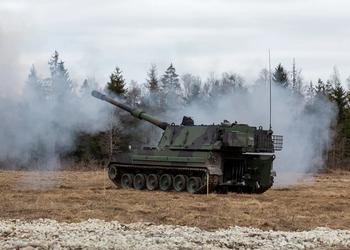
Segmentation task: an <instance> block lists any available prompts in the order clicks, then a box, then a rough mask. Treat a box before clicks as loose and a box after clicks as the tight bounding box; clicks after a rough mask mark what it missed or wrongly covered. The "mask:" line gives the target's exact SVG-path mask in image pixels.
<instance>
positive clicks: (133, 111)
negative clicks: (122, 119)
mask: <svg viewBox="0 0 350 250" xmlns="http://www.w3.org/2000/svg"><path fill="white" fill-rule="evenodd" d="M91 95H92V96H93V97H96V98H97V99H100V100H103V101H106V102H109V103H110V104H112V105H114V106H117V107H119V108H121V109H123V110H125V111H127V112H129V113H130V114H131V115H132V116H134V117H136V118H138V119H140V120H145V121H148V122H150V123H152V124H154V125H156V126H157V127H159V128H161V129H163V130H165V129H166V127H167V126H169V123H167V122H162V121H160V120H158V119H156V118H154V117H153V116H150V115H149V114H147V113H145V112H144V111H142V110H141V109H134V108H131V107H129V106H128V105H125V104H123V103H120V102H118V101H116V100H114V99H112V98H111V97H108V96H106V95H104V94H102V93H100V92H98V91H96V90H93V91H92V92H91Z"/></svg>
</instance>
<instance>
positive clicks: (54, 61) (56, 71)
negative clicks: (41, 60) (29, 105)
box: [48, 51, 72, 97]
mask: <svg viewBox="0 0 350 250" xmlns="http://www.w3.org/2000/svg"><path fill="white" fill-rule="evenodd" d="M48 64H49V66H50V73H51V88H52V89H51V92H52V93H51V94H52V95H54V96H56V97H62V96H65V95H66V94H68V93H69V92H71V90H72V81H71V80H70V78H69V73H68V70H67V69H66V68H65V66H64V62H63V61H62V60H60V59H59V54H58V52H57V51H55V52H54V54H53V55H52V57H51V59H50V60H49V62H48Z"/></svg>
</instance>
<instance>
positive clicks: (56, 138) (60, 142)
mask: <svg viewBox="0 0 350 250" xmlns="http://www.w3.org/2000/svg"><path fill="white" fill-rule="evenodd" d="M19 41H20V39H19V37H18V36H17V35H16V34H14V33H10V32H8V31H6V30H4V29H2V28H1V27H0V53H1V57H0V88H1V91H0V117H1V123H0V162H6V163H10V164H13V165H20V166H26V167H32V166H30V164H31V161H33V160H34V161H35V162H36V164H38V167H42V168H45V169H54V168H57V167H58V166H59V165H60V163H59V156H60V154H64V153H66V152H69V150H72V149H73V146H74V133H75V132H76V131H86V132H96V131H99V130H102V129H104V128H105V126H106V124H107V120H108V119H107V117H108V108H107V109H106V106H104V105H101V104H99V105H97V102H98V101H97V100H94V99H93V98H91V96H90V95H89V94H87V93H82V94H80V95H78V94H72V92H71V91H68V92H66V93H64V94H63V95H60V96H59V97H58V96H54V95H47V96H46V97H43V96H42V95H40V94H39V93H38V90H37V89H35V86H33V85H32V86H29V85H28V84H25V82H24V81H23V80H22V79H20V77H19V76H20V75H21V74H22V73H23V72H22V70H21V63H20V54H19V53H17V51H16V48H17V46H16V44H17V43H18V42H19ZM44 81H47V82H49V80H48V79H45V80H43V82H44ZM55 84H56V86H61V84H63V83H60V82H59V80H57V81H56V82H55ZM88 91H89V90H88V89H87V91H86V92H88Z"/></svg>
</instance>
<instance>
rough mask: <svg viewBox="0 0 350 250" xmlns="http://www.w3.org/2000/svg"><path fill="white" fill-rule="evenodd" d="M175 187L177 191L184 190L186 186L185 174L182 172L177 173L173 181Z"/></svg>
mask: <svg viewBox="0 0 350 250" xmlns="http://www.w3.org/2000/svg"><path fill="white" fill-rule="evenodd" d="M173 187H174V189H175V191H177V192H182V191H184V190H185V188H186V178H185V176H184V175H182V174H179V175H176V176H175V178H174V181H173Z"/></svg>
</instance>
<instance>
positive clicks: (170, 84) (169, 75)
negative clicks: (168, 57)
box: [161, 64, 181, 94]
mask: <svg viewBox="0 0 350 250" xmlns="http://www.w3.org/2000/svg"><path fill="white" fill-rule="evenodd" d="M161 81H162V87H163V90H164V92H165V93H168V92H173V91H174V92H176V93H178V94H179V92H181V86H180V81H179V76H178V74H176V70H175V68H174V66H173V64H170V66H169V67H168V68H167V70H166V71H165V74H164V75H163V77H162V79H161Z"/></svg>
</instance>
